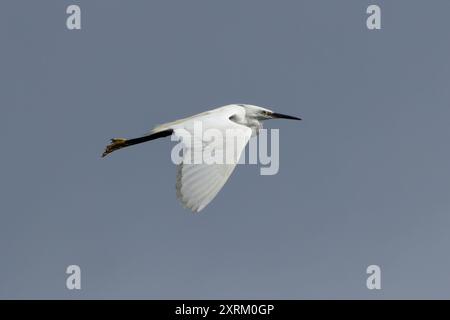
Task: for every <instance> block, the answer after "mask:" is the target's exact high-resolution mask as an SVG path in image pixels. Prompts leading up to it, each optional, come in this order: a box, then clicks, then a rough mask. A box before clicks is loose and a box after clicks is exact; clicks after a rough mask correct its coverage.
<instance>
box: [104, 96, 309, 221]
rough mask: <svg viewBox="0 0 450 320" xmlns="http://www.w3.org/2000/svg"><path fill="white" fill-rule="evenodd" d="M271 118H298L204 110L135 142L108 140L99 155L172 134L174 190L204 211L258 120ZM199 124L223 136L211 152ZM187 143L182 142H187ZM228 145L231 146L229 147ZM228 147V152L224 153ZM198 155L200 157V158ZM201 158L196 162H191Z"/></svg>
mask: <svg viewBox="0 0 450 320" xmlns="http://www.w3.org/2000/svg"><path fill="white" fill-rule="evenodd" d="M272 118H287V119H296V120H300V118H296V117H292V116H287V115H282V114H279V113H275V112H272V111H271V110H269V109H265V108H261V107H257V106H253V105H244V104H232V105H227V106H224V107H220V108H217V109H214V110H210V111H206V112H203V113H200V114H198V115H194V116H191V117H188V118H184V119H180V120H176V121H173V122H169V123H165V124H162V125H158V126H156V127H155V128H154V129H153V130H152V131H151V133H150V134H149V135H147V136H144V137H140V138H136V139H129V140H127V139H112V143H111V144H110V145H108V146H107V147H106V150H105V152H104V153H103V156H106V155H107V154H109V153H111V152H113V151H115V150H118V149H121V148H124V147H127V146H131V145H134V144H138V143H141V142H145V141H149V140H153V139H156V138H160V137H165V136H169V135H174V136H175V137H176V138H177V139H179V140H181V141H182V143H183V148H182V149H183V158H182V162H181V163H180V164H178V167H177V181H176V191H177V197H178V199H179V200H180V201H181V203H182V204H183V205H184V206H185V207H187V208H189V209H191V210H192V211H194V212H199V211H201V210H202V209H204V208H205V207H206V206H207V205H208V204H209V203H210V202H211V201H212V200H213V199H214V197H215V196H216V195H217V194H218V193H219V191H220V190H221V189H222V187H223V186H224V184H225V183H226V182H227V180H228V178H229V177H230V175H231V174H232V172H233V170H234V168H235V167H236V164H237V161H238V160H239V157H240V156H241V154H242V151H243V150H244V149H245V146H246V145H247V143H248V141H249V139H250V137H251V136H252V135H257V134H258V131H259V129H260V128H261V127H262V124H261V121H262V120H266V119H272ZM199 124H201V127H202V131H203V132H207V131H208V130H216V131H215V132H218V133H221V134H222V136H223V137H224V139H225V141H224V143H218V144H215V145H214V152H213V153H208V152H205V150H207V148H208V146H209V145H210V143H211V140H210V139H205V137H204V136H203V135H196V134H195V133H196V132H195V131H196V125H197V126H198V125H199ZM230 136H231V137H236V138H237V140H236V144H235V146H234V147H233V148H234V150H232V152H230V151H231V150H229V149H230V147H229V146H230V144H228V143H229V142H230V141H227V139H228V140H230V139H231V138H230ZM189 141H190V143H186V142H189ZM231 145H232V144H231ZM227 147H228V150H227ZM227 152H229V154H231V155H232V158H233V160H232V161H229V159H228V158H226V157H224V158H223V159H225V158H226V159H227V161H226V162H221V163H216V162H214V160H215V158H214V159H213V157H214V156H216V155H217V154H223V155H224V156H225V155H226V154H227ZM200 153H201V155H200ZM196 155H197V156H198V157H199V158H198V159H202V161H201V162H200V163H197V162H195V161H193V160H194V159H196Z"/></svg>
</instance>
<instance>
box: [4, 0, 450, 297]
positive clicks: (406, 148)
mask: <svg viewBox="0 0 450 320" xmlns="http://www.w3.org/2000/svg"><path fill="white" fill-rule="evenodd" d="M372 3H377V4H379V5H380V6H381V9H382V30H380V31H369V30H367V28H366V24H365V20H366V17H367V15H366V13H365V11H366V8H367V6H368V5H369V4H372ZM69 4H79V5H80V6H81V10H82V30H80V31H69V30H67V29H66V26H65V21H66V17H67V15H66V13H65V9H66V7H67V6H68V5H69ZM449 12H450V2H449V1H444V0H443V1H437V0H436V1H410V0H408V1H406V0H405V1H381V0H378V1H370V2H369V1H360V0H353V1H332V0H329V1H323V0H322V1H317V0H311V1H300V0H296V1H294V0H292V1H287V0H286V1H273V0H271V1H267V0H265V1H262V0H252V1H250V0H247V1H240V0H239V1H238V0H233V1H228V0H227V1H206V0H203V1H199V0H189V1H181V0H179V1H173V0H169V1H167V0H164V1H163V0H158V1H156V0H155V1H128V2H125V1H56V0H55V1H48V0H45V1H44V0H42V1H31V0H30V1H17V0H14V1H12V0H11V1H5V0H3V1H2V2H1V5H0V41H1V46H0V48H1V49H0V88H1V89H0V108H1V116H0V146H1V151H0V164H1V166H0V178H1V180H0V181H1V182H0V200H1V202H0V213H1V215H0V259H1V260H0V297H1V298H450V257H449V248H448V247H449V241H450V235H449V234H450V233H449V230H450V197H449V195H450V148H449V138H450V127H449V119H450V103H449V101H450V90H449V86H450V42H449V28H448V13H449ZM233 102H240V103H252V104H256V105H261V106H270V107H273V108H274V109H275V110H276V111H279V112H283V113H287V114H293V115H300V116H302V117H303V118H304V119H305V120H304V121H303V122H293V121H277V122H275V121H273V122H271V123H267V124H266V125H267V126H268V127H272V128H280V140H281V146H280V153H281V154H280V162H281V163H280V171H279V173H278V174H277V175H275V176H260V175H259V169H258V167H257V166H254V165H253V166H239V167H238V168H237V170H236V171H235V173H234V174H233V176H232V178H231V179H230V180H229V182H228V183H227V184H226V185H225V187H224V189H223V190H222V192H221V193H220V194H219V195H218V197H217V198H216V199H215V200H214V201H213V202H212V203H211V204H210V205H209V206H208V207H207V208H206V209H205V210H204V211H203V212H202V214H200V215H193V214H191V213H190V212H189V211H186V210H184V209H183V208H182V207H181V206H180V204H179V203H178V201H176V198H175V190H174V184H175V167H174V165H173V164H172V163H171V162H170V150H171V147H172V145H173V144H172V143H170V141H168V140H167V139H165V140H158V141H154V142H153V143H149V144H145V145H141V146H139V147H135V148H132V149H129V150H126V151H122V152H118V153H115V154H114V155H113V156H110V157H108V158H105V159H101V158H100V154H101V152H102V151H103V148H104V146H105V144H106V143H107V142H108V139H109V138H111V137H114V136H125V137H133V136H137V135H139V134H142V133H145V132H146V131H147V130H148V129H150V128H151V127H152V126H153V125H155V124H157V123H160V122H165V121H170V120H174V119H177V118H180V117H184V116H187V115H191V114H195V113H198V112H201V111H204V110H206V109H209V108H213V107H216V106H221V105H225V104H229V103H233ZM70 264H77V265H79V266H80V267H81V269H82V290H80V291H76V290H75V291H69V290H67V289H66V287H65V280H66V274H65V269H66V267H67V266H68V265H70ZM371 264H377V265H379V266H380V267H381V268H382V290H380V291H376V290H373V291H369V290H368V289H367V288H366V277H367V275H366V273H365V271H366V267H367V266H368V265H371Z"/></svg>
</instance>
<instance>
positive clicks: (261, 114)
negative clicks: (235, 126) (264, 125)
mask: <svg viewBox="0 0 450 320" xmlns="http://www.w3.org/2000/svg"><path fill="white" fill-rule="evenodd" d="M239 106H241V107H243V108H245V113H246V116H247V117H249V118H253V119H256V120H260V121H261V120H268V119H292V120H302V119H301V118H298V117H294V116H288V115H286V114H282V113H277V112H273V111H272V110H269V109H266V108H261V107H258V106H253V105H251V104H240V105H239Z"/></svg>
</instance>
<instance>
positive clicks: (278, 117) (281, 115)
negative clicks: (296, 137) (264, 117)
mask: <svg viewBox="0 0 450 320" xmlns="http://www.w3.org/2000/svg"><path fill="white" fill-rule="evenodd" d="M271 116H272V118H274V119H292V120H302V119H301V118H297V117H293V116H288V115H286V114H282V113H276V112H272V113H271Z"/></svg>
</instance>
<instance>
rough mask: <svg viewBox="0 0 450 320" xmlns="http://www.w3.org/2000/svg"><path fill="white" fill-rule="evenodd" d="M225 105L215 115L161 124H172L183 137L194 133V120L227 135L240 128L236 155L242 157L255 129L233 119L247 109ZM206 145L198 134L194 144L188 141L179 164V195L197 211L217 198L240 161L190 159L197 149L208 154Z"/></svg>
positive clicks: (204, 115) (205, 114) (205, 127)
mask: <svg viewBox="0 0 450 320" xmlns="http://www.w3.org/2000/svg"><path fill="white" fill-rule="evenodd" d="M222 109H223V110H221V111H222V112H220V113H217V112H215V113H214V115H212V114H210V113H208V112H206V113H203V114H200V115H197V116H194V117H191V118H189V119H186V121H184V122H178V123H175V124H174V123H171V124H166V125H162V126H161V127H163V126H164V127H171V128H172V129H174V135H175V136H178V137H179V138H182V137H183V135H185V134H186V132H189V133H190V134H192V135H193V122H194V121H201V122H202V126H203V130H207V129H210V128H214V129H218V130H220V131H221V132H223V133H224V137H226V135H225V131H226V130H234V131H235V132H239V138H240V139H241V141H240V143H238V144H237V145H236V149H235V155H236V156H237V158H236V159H237V160H239V157H240V156H241V153H242V151H243V150H244V149H245V146H246V145H247V143H248V141H249V139H250V136H251V133H252V131H251V129H250V128H248V127H246V126H243V125H240V124H237V123H235V122H233V121H231V120H230V119H229V118H230V117H231V116H233V115H235V114H237V113H242V112H244V111H243V109H242V108H239V107H237V106H236V107H235V106H233V107H228V108H222ZM241 115H242V114H241ZM206 145H207V142H206V141H203V140H202V138H201V137H194V143H193V144H192V145H191V146H188V145H186V144H184V145H183V162H182V163H181V164H179V165H178V167H177V182H176V190H177V197H178V199H179V200H180V201H181V203H182V204H183V205H184V206H185V207H187V208H189V209H191V210H192V211H194V212H199V211H201V210H202V209H203V208H205V207H206V206H207V205H208V203H210V202H211V201H212V200H213V199H214V197H215V196H216V195H217V194H218V193H219V191H220V190H221V189H222V187H223V186H224V184H225V183H226V182H227V180H228V178H229V177H230V175H231V173H232V172H233V170H234V168H235V167H236V162H237V160H236V161H234V162H232V163H229V162H227V163H225V164H216V163H212V164H207V163H204V161H203V162H202V163H199V164H196V163H195V162H194V163H193V161H187V157H188V156H189V155H193V153H195V152H202V154H203V155H205V153H204V152H203V151H204V150H205V147H206ZM225 146H226V145H225ZM222 149H223V148H222ZM217 151H223V152H224V153H225V152H226V150H216V152H217ZM191 160H192V158H191ZM204 160H205V159H204Z"/></svg>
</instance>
